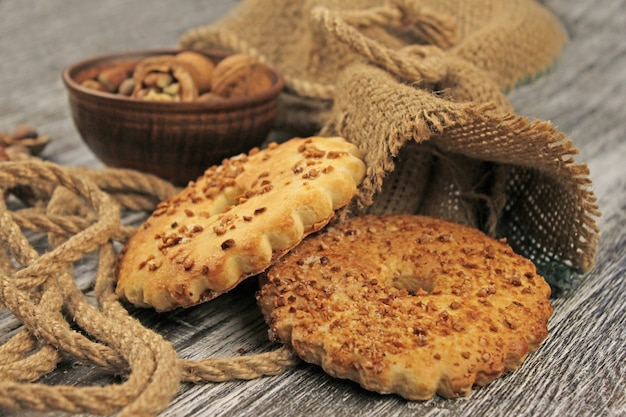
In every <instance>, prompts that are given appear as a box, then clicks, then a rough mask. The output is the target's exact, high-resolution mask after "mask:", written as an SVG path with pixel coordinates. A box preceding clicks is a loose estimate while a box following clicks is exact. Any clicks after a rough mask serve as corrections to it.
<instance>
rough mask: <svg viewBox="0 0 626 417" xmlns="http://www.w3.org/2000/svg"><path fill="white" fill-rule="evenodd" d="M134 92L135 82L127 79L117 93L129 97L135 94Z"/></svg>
mask: <svg viewBox="0 0 626 417" xmlns="http://www.w3.org/2000/svg"><path fill="white" fill-rule="evenodd" d="M134 90H135V80H133V79H132V78H127V79H125V80H124V81H122V83H121V84H120V87H119V89H118V91H117V93H118V94H121V95H123V96H126V97H129V96H130V95H131V94H133V91H134Z"/></svg>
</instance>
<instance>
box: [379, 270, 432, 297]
mask: <svg viewBox="0 0 626 417" xmlns="http://www.w3.org/2000/svg"><path fill="white" fill-rule="evenodd" d="M389 284H390V285H391V286H392V287H394V288H397V289H399V290H407V291H408V293H409V294H411V295H418V294H419V295H425V294H432V292H433V290H434V289H435V281H434V280H432V279H427V278H424V277H418V276H415V275H400V276H397V277H393V278H391V279H390V280H389Z"/></svg>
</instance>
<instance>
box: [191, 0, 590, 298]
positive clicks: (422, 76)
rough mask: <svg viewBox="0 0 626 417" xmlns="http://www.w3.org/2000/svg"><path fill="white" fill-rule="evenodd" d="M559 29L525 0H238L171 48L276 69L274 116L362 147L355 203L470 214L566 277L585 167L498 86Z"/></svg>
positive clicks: (561, 279)
mask: <svg viewBox="0 0 626 417" xmlns="http://www.w3.org/2000/svg"><path fill="white" fill-rule="evenodd" d="M566 41H567V35H566V33H565V31H564V29H563V27H562V25H561V24H560V22H559V21H558V19H556V18H555V17H554V16H553V15H552V14H551V13H550V12H549V11H548V10H547V9H545V8H544V7H543V6H541V5H540V4H538V3H536V2H535V1H531V0H514V1H509V0H506V1H505V0H472V1H466V2H458V1H435V0H423V1H417V0H392V1H388V2H382V1H341V2H339V1H331V0H322V1H304V2H295V1H290V0H282V1H279V2H273V3H271V4H269V3H267V2H261V1H255V0H249V1H242V2H241V3H240V5H239V7H237V8H235V9H234V10H233V12H232V13H231V14H229V15H228V16H226V17H225V18H223V19H221V20H219V21H217V22H214V23H213V24H211V25H208V26H204V27H200V28H194V29H191V30H189V31H188V32H187V33H186V34H184V35H183V36H182V37H181V39H180V46H181V47H186V48H221V49H227V50H232V51H237V52H246V53H250V54H253V55H255V56H257V57H259V59H261V60H263V61H265V62H268V63H270V64H272V65H274V66H276V67H277V68H278V69H279V70H280V71H281V72H283V74H284V75H285V79H286V81H287V86H288V87H287V90H286V91H285V93H284V94H283V97H282V101H283V107H282V108H281V112H280V116H279V119H280V120H279V121H278V125H279V127H280V128H285V129H287V130H289V131H292V132H295V133H302V134H306V133H310V132H316V133H318V132H319V133H321V134H322V135H341V136H344V137H346V138H347V139H348V140H349V141H352V142H354V143H356V144H357V145H359V147H360V148H361V149H362V150H364V151H365V154H366V157H365V158H366V162H367V165H368V174H367V177H366V180H365V182H364V184H363V186H362V187H361V194H360V205H359V208H357V212H358V211H364V212H373V213H381V212H412V213H421V214H428V215H433V216H437V217H442V218H446V219H449V220H453V221H456V222H459V223H465V224H469V225H472V226H474V227H477V228H480V229H481V230H483V231H485V232H487V233H489V234H490V235H493V236H497V237H506V238H507V239H508V241H509V243H510V244H511V245H512V246H513V247H514V248H515V249H516V250H517V251H518V252H519V253H521V254H523V255H525V256H527V257H529V258H530V259H532V260H533V261H534V262H535V263H536V264H537V266H538V269H539V271H540V272H541V273H542V274H543V275H544V276H546V278H547V279H548V281H549V282H550V283H551V284H552V285H553V286H554V287H555V288H573V287H574V286H575V285H576V279H575V278H577V276H578V274H580V273H582V272H585V271H588V270H589V269H590V268H591V266H592V265H593V259H594V255H595V250H596V246H597V242H598V229H597V226H596V223H595V218H596V217H597V216H598V215H599V213H598V207H597V206H596V204H595V201H596V199H595V196H594V195H593V192H592V190H591V187H590V185H591V184H590V179H589V175H588V174H589V172H588V169H587V167H586V166H585V165H584V164H577V163H575V162H574V158H573V156H574V155H575V154H576V153H577V149H576V148H575V146H574V145H573V144H572V143H571V141H570V140H569V139H568V138H567V137H566V135H565V134H563V133H562V132H559V131H558V130H557V129H556V128H555V127H554V126H553V125H551V124H550V123H549V122H546V121H531V120H529V119H527V118H525V117H521V116H519V115H516V114H515V112H514V109H513V108H512V106H511V105H510V103H509V102H508V100H507V98H506V96H505V94H504V93H505V92H507V91H509V90H510V89H512V88H515V87H516V86H519V85H520V84H523V83H526V82H529V81H531V80H533V79H535V78H536V77H537V76H539V75H541V74H543V73H546V72H548V71H550V70H551V68H552V66H553V65H554V63H555V60H556V59H557V58H558V56H559V54H560V53H561V51H562V49H563V47H564V45H565V43H566Z"/></svg>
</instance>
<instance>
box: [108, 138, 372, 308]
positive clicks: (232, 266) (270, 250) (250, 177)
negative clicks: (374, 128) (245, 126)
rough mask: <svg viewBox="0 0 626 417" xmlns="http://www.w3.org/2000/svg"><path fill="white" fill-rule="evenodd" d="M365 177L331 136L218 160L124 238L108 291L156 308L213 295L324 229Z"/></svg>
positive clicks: (357, 159) (350, 149)
mask: <svg viewBox="0 0 626 417" xmlns="http://www.w3.org/2000/svg"><path fill="white" fill-rule="evenodd" d="M364 175H365V165H364V163H363V162H362V160H361V155H360V152H359V150H358V149H357V148H356V146H354V145H352V144H350V143H349V142H347V141H346V140H344V139H343V138H338V137H311V138H293V139H291V140H289V141H286V142H284V143H282V144H276V143H274V144H271V145H269V146H268V147H267V148H266V149H264V150H260V151H259V150H258V149H255V150H253V151H251V152H250V153H249V154H247V155H246V154H241V155H238V156H235V157H232V158H230V159H227V160H225V161H224V162H223V163H222V164H221V165H219V166H213V167H211V168H209V169H208V170H207V171H206V172H205V174H204V175H203V176H202V177H200V178H198V180H197V181H195V182H191V183H190V184H189V185H188V186H187V187H186V188H185V189H184V190H182V191H181V192H180V193H179V194H177V195H175V196H174V197H172V198H170V199H168V200H166V201H163V202H162V203H160V204H159V205H158V206H157V209H156V210H155V211H154V212H153V213H152V215H151V216H150V217H149V218H148V219H147V220H146V222H145V223H144V224H143V225H142V226H141V227H140V228H139V230H138V231H137V232H136V233H135V234H134V235H133V236H132V237H131V238H130V239H129V240H128V242H127V244H126V245H125V246H124V248H123V249H122V251H121V252H120V256H119V261H118V267H117V272H116V273H117V279H118V283H117V290H116V291H117V294H118V296H120V297H121V298H122V299H125V300H128V301H129V302H131V303H132V304H134V305H136V306H140V307H150V306H151V307H153V308H155V309H156V310H158V311H165V310H171V309H173V308H176V307H190V306H193V305H196V304H198V303H202V302H204V301H207V300H210V299H212V298H215V297H217V296H218V295H220V294H222V293H224V292H227V291H229V290H231V289H232V288H234V287H235V286H236V285H237V284H238V283H239V282H241V281H242V280H243V279H245V278H247V277H249V276H252V275H256V274H259V273H260V272H262V271H264V270H265V269H266V268H267V267H269V266H270V265H271V264H272V263H273V262H275V261H276V260H277V259H279V258H280V257H281V256H283V255H284V254H285V253H287V252H288V251H289V250H290V249H292V248H293V247H294V246H296V245H297V244H298V243H300V241H301V240H302V239H303V238H304V237H305V236H307V235H308V234H310V233H313V232H315V231H318V230H319V229H320V228H322V227H323V226H325V225H326V224H327V223H328V222H329V221H330V220H331V219H332V218H333V216H334V213H335V210H337V209H339V208H341V207H344V206H346V205H347V204H348V203H349V202H350V201H351V200H352V198H353V197H354V195H355V194H356V191H357V186H358V184H360V182H361V180H362V179H363V176H364Z"/></svg>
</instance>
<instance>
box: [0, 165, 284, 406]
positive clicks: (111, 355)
mask: <svg viewBox="0 0 626 417" xmlns="http://www.w3.org/2000/svg"><path fill="white" fill-rule="evenodd" d="M109 174H110V176H109ZM79 177H80V178H79ZM92 180H93V181H92ZM95 182H97V183H98V184H99V186H102V187H106V188H107V189H108V190H110V191H111V192H112V193H115V194H114V195H112V194H107V193H106V192H104V191H103V190H102V189H101V188H99V186H96V185H95ZM24 183H29V184H30V185H29V186H31V187H34V189H35V191H37V193H36V195H37V196H38V197H39V198H44V199H49V200H48V201H47V207H45V209H42V208H41V207H39V208H27V209H22V210H19V211H16V212H10V211H9V210H7V207H6V205H5V204H4V202H0V225H1V226H3V227H1V228H0V229H1V230H0V238H2V239H3V240H5V241H6V242H7V245H6V252H2V256H1V257H0V261H1V264H0V266H1V269H0V270H1V272H2V275H1V276H0V302H1V303H3V305H5V306H6V307H7V308H8V309H9V310H10V311H11V312H12V313H13V314H14V315H15V316H16V317H17V318H18V319H19V320H20V321H22V323H23V324H24V326H25V330H22V331H21V332H19V333H18V334H17V335H16V336H14V337H13V338H11V339H10V340H9V341H7V342H6V343H5V344H4V345H2V346H0V375H2V376H1V377H0V407H3V408H6V409H12V410H40V411H50V410H62V411H67V412H73V413H91V414H110V413H114V412H118V413H119V415H120V416H146V417H148V416H154V415H156V414H157V413H159V412H160V411H162V410H163V409H164V408H165V407H167V405H168V404H169V402H170V401H171V399H172V397H173V396H174V395H175V394H176V392H177V391H178V387H179V384H180V382H181V381H182V380H186V381H194V382H199V381H215V382H218V381H228V380H232V379H252V378H257V377H260V376H264V375H276V374H278V373H280V372H283V371H285V370H286V369H288V368H289V367H291V366H293V365H295V363H296V360H295V356H294V355H293V353H291V352H290V351H288V350H286V349H279V350H277V351H276V352H269V353H266V354H260V355H252V356H250V357H246V358H242V357H236V358H223V359H211V358H208V359H203V360H200V361H189V360H181V359H180V358H179V357H178V354H177V353H176V351H175V350H174V348H173V346H171V344H170V343H169V342H167V341H166V340H164V339H163V338H162V337H161V336H160V335H158V334H157V333H155V332H153V331H151V330H149V329H147V328H145V327H144V326H143V325H142V324H141V323H140V322H139V321H137V320H136V319H134V318H132V317H131V316H130V315H129V314H128V311H127V310H126V309H124V307H123V306H122V305H121V303H120V302H119V300H118V299H117V297H116V295H115V293H114V287H115V274H114V269H115V262H116V252H115V248H114V245H113V240H114V239H119V240H121V241H125V239H126V238H127V237H128V236H129V235H130V233H131V232H132V230H134V228H132V227H128V226H123V225H121V223H120V218H119V210H120V206H119V201H120V200H125V201H127V202H128V205H127V206H125V207H126V208H129V207H137V206H140V207H141V209H142V210H145V209H150V210H153V209H154V208H155V207H156V204H157V203H158V202H159V201H160V199H161V198H166V197H169V196H171V195H172V194H173V193H174V192H175V191H176V189H175V188H174V187H173V186H170V185H169V184H167V183H165V182H162V181H161V180H158V179H156V178H152V177H145V178H144V176H143V175H142V174H139V173H131V174H130V175H128V176H127V175H126V172H124V171H123V170H104V171H101V172H91V171H85V170H84V169H80V170H76V169H64V168H61V167H58V166H56V165H54V164H51V163H44V162H41V161H37V160H28V161H22V162H20V163H6V164H2V165H0V187H2V188H3V189H4V187H7V189H8V188H10V187H12V186H14V185H17V184H24ZM116 196H118V197H121V198H119V199H118V198H116ZM42 202H43V201H42ZM137 202H139V203H138V204H137ZM79 214H80V215H89V219H80V218H79ZM4 226H6V227H4ZM23 230H30V231H34V232H38V233H47V238H48V244H49V251H48V252H46V253H45V254H43V255H38V253H37V251H36V250H35V249H33V248H32V247H31V246H30V243H29V241H28V239H27V238H26V237H25V236H24V235H23V233H22V231H23ZM94 250H97V255H98V258H97V259H98V265H97V271H96V277H95V287H94V292H95V295H96V301H97V305H95V306H94V305H92V304H91V303H90V302H89V301H88V300H87V298H86V297H85V295H84V294H83V293H82V292H81V290H80V289H79V288H78V286H77V285H76V283H75V280H74V276H73V275H72V271H73V268H72V265H73V263H75V262H76V261H77V260H79V259H80V258H81V257H82V256H84V255H85V254H86V253H88V252H92V251H94ZM12 259H14V260H18V261H20V262H19V263H21V264H22V265H21V268H16V267H15V265H14V264H13V261H12ZM64 313H66V314H67V315H69V317H70V318H71V320H72V322H73V323H75V324H76V325H78V326H80V327H81V329H82V331H81V332H77V331H74V330H72V329H71V326H70V324H69V322H68V321H67V320H68V318H67V317H66V315H65V314H64ZM39 340H41V341H43V343H44V344H43V345H42V344H41V342H39ZM37 349H38V350H37ZM61 355H69V356H70V357H71V358H73V359H74V360H78V361H80V362H84V363H91V364H95V365H96V366H99V367H100V368H101V369H103V370H105V371H108V372H113V373H116V374H119V373H122V374H126V380H125V381H124V382H123V383H122V384H111V385H106V386H103V387H80V386H78V387H74V386H64V385H57V386H48V385H45V384H40V383H24V381H30V380H33V379H36V378H38V377H39V376H41V375H43V374H45V373H47V372H49V371H50V370H51V369H52V368H54V366H55V365H56V363H57V362H58V360H60V358H61ZM196 373H197V375H196Z"/></svg>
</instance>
